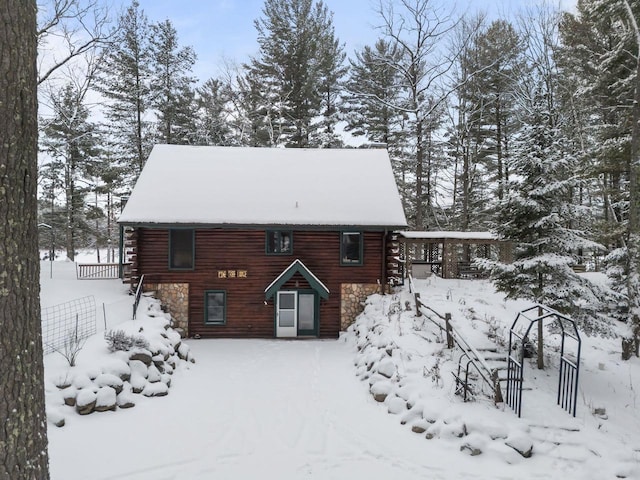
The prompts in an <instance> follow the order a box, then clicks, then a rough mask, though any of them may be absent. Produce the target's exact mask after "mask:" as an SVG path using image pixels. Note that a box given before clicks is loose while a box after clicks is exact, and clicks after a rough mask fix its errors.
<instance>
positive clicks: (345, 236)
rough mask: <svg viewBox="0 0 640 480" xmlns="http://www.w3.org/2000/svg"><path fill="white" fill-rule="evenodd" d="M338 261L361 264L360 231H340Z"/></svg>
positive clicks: (344, 263)
mask: <svg viewBox="0 0 640 480" xmlns="http://www.w3.org/2000/svg"><path fill="white" fill-rule="evenodd" d="M340 263H341V264H342V265H362V233H361V232H342V234H341V236H340Z"/></svg>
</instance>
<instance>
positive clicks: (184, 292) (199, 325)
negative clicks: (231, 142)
mask: <svg viewBox="0 0 640 480" xmlns="http://www.w3.org/2000/svg"><path fill="white" fill-rule="evenodd" d="M119 223H120V226H121V231H122V232H123V238H124V241H123V242H122V243H123V246H124V247H123V250H122V253H121V259H122V262H123V263H124V264H126V266H127V267H128V268H127V269H126V271H127V273H126V275H125V281H129V282H131V283H133V284H136V283H138V282H139V281H140V279H141V278H142V275H144V281H143V288H144V289H145V290H146V291H153V292H155V295H156V296H157V297H158V298H159V299H160V300H161V301H162V302H163V304H164V305H165V306H166V307H167V308H168V310H169V311H170V313H171V314H172V318H173V320H174V324H175V325H176V327H178V328H180V329H181V330H182V332H183V334H184V335H185V336H192V337H193V336H195V337H235V338H241V337H257V338H273V337H333V338H335V337H337V336H338V333H339V332H340V330H341V329H344V328H345V327H346V326H347V325H348V324H349V323H350V322H352V321H353V320H354V318H355V316H356V315H357V314H358V313H359V312H360V311H361V309H362V301H363V300H364V299H365V298H366V296H367V295H369V294H371V293H375V292H380V291H381V289H382V288H384V286H385V285H387V283H388V281H389V278H390V277H391V276H393V275H397V274H398V272H397V267H398V265H397V262H394V259H395V258H397V255H398V244H397V242H396V241H395V238H396V237H394V234H393V233H392V232H393V231H394V230H397V229H402V228H406V219H405V215H404V211H403V209H402V205H401V201H400V197H399V195H398V190H397V187H396V184H395V180H394V177H393V173H392V170H391V164H390V160H389V156H388V154H387V152H386V150H384V149H281V148H250V147H247V148H245V147H201V146H177V145H156V146H155V147H154V148H153V150H152V152H151V154H150V156H149V159H148V160H147V163H146V165H145V167H144V169H143V170H142V173H141V175H140V177H139V179H138V181H137V183H136V186H135V188H134V189H133V192H132V193H131V196H130V197H129V199H128V201H127V204H126V206H125V208H124V210H123V211H122V214H121V216H120V218H119Z"/></svg>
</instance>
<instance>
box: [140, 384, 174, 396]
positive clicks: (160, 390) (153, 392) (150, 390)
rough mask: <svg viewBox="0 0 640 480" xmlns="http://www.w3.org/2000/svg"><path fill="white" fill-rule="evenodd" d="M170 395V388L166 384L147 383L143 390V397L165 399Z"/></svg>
mask: <svg viewBox="0 0 640 480" xmlns="http://www.w3.org/2000/svg"><path fill="white" fill-rule="evenodd" d="M168 394H169V387H167V385H166V384H165V383H162V382H156V383H147V384H146V386H145V387H144V390H142V395H144V396H145V397H164V396H165V395H168Z"/></svg>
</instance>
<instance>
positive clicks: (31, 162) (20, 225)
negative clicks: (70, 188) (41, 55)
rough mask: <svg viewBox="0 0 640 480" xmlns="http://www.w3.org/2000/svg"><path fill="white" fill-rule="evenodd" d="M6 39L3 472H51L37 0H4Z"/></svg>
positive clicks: (0, 2)
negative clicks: (39, 213) (39, 210)
mask: <svg viewBox="0 0 640 480" xmlns="http://www.w3.org/2000/svg"><path fill="white" fill-rule="evenodd" d="M0 45H2V48H1V49H0V79H2V80H1V81H0V132H2V133H1V135H2V141H1V142H0V365H2V372H1V373H0V419H1V420H2V425H1V426H0V461H1V462H0V478H1V479H5V478H6V479H9V478H10V479H12V480H26V479H29V480H47V479H48V478H49V471H48V456H47V424H46V418H45V412H44V382H43V377H44V368H43V362H42V333H41V326H40V298H39V297H40V278H39V277H40V272H39V270H40V264H39V261H38V244H37V238H38V226H37V217H36V206H37V205H36V186H37V152H38V149H37V139H38V125H37V94H36V88H37V87H36V85H37V83H36V82H37V76H36V2H35V0H21V1H19V2H16V1H15V0H0Z"/></svg>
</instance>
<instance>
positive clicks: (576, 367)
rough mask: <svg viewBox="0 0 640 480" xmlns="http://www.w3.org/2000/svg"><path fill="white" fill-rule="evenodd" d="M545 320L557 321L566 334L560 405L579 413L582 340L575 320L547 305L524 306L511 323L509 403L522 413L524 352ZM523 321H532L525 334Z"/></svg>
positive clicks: (560, 381)
mask: <svg viewBox="0 0 640 480" xmlns="http://www.w3.org/2000/svg"><path fill="white" fill-rule="evenodd" d="M531 312H535V316H533V315H531ZM545 320H551V321H554V322H556V324H558V326H559V327H560V331H561V334H562V343H561V347H560V373H559V377H558V405H560V406H561V407H562V408H563V409H565V410H566V411H567V412H569V413H570V414H572V415H573V416H574V417H575V416H576V403H577V399H578V374H579V373H580V348H581V345H582V340H581V339H580V334H579V333H578V328H577V326H576V322H575V321H574V320H572V319H571V318H569V317H567V316H566V315H562V314H561V313H559V312H557V311H555V310H553V309H552V308H549V307H545V306H544V305H534V306H532V307H530V308H527V309H525V310H522V311H521V312H520V313H518V315H517V316H516V319H515V320H514V322H513V324H512V325H511V331H510V333H509V357H508V360H507V404H508V405H509V406H510V407H511V408H512V409H513V410H514V411H515V412H516V413H517V414H518V417H520V416H521V413H522V384H523V378H524V377H523V375H524V355H525V349H526V345H527V343H528V337H529V332H530V331H531V327H532V326H533V325H534V324H536V323H538V322H544V321H545ZM523 322H528V323H529V324H528V325H527V326H526V330H525V332H524V334H521V333H518V330H519V331H522V329H521V328H518V327H519V326H521V325H522V323H523ZM525 325H526V323H525ZM567 340H569V341H574V342H575V344H574V345H573V349H571V346H570V345H568V344H567Z"/></svg>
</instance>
